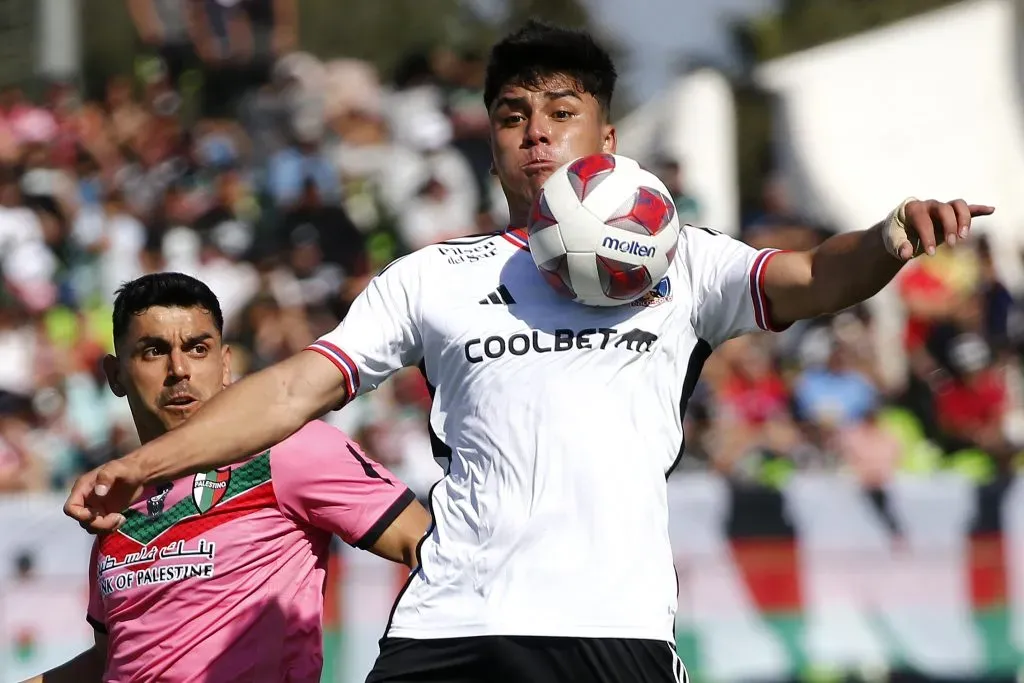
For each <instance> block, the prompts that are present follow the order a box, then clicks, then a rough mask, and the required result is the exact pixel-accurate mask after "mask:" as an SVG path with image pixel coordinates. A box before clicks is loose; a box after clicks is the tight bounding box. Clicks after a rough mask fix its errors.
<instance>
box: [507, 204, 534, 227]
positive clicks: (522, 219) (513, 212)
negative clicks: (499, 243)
mask: <svg viewBox="0 0 1024 683" xmlns="http://www.w3.org/2000/svg"><path fill="white" fill-rule="evenodd" d="M529 219H530V207H529V205H527V206H513V205H511V204H510V205H509V207H508V225H509V229H510V230H511V229H512V228H525V227H526V223H527V221H529Z"/></svg>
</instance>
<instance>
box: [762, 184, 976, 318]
mask: <svg viewBox="0 0 1024 683" xmlns="http://www.w3.org/2000/svg"><path fill="white" fill-rule="evenodd" d="M993 211H995V209H994V208H993V207H991V206H982V205H975V204H967V202H965V201H963V200H962V199H958V200H956V201H953V202H939V201H935V200H928V201H918V200H915V199H908V200H906V201H904V202H903V203H902V204H900V206H899V207H898V208H897V209H896V210H895V211H893V212H892V214H890V215H889V217H888V218H886V220H884V221H883V222H881V223H879V224H878V225H875V226H874V227H873V228H871V229H869V230H861V231H858V232H851V233H846V234H842V235H837V236H835V237H832V238H830V239H828V240H826V241H825V242H824V243H823V244H822V245H821V246H819V247H818V248H816V249H813V250H811V251H801V252H787V253H780V254H778V255H777V256H776V257H775V258H773V259H772V260H771V261H770V262H769V263H768V265H767V266H766V267H765V273H764V283H763V284H764V292H765V294H766V295H767V297H768V300H769V301H770V303H771V312H772V322H773V323H774V324H775V325H777V326H784V325H786V324H789V323H792V322H795V321H797V320H805V319H808V318H815V317H818V316H820V315H827V314H830V313H836V312H838V311H841V310H843V309H844V308H848V307H850V306H853V305H855V304H858V303H860V302H862V301H864V300H865V299H870V298H871V297H872V296H874V295H875V294H877V293H878V292H879V291H881V290H882V288H883V287H885V286H886V285H887V284H888V283H889V282H890V281H891V280H892V279H893V278H894V277H896V274H897V273H898V272H899V271H900V269H901V268H902V267H903V265H904V264H905V263H907V262H908V261H910V260H911V259H912V258H914V257H915V256H917V255H920V254H923V253H926V254H929V255H932V254H934V253H935V248H936V246H937V245H939V244H941V243H942V242H945V243H946V244H948V245H949V246H955V245H956V244H957V243H958V242H959V241H961V240H963V239H965V238H966V237H967V236H968V235H969V233H970V229H971V219H972V218H975V217H978V216H987V215H989V214H991V213H992V212H993Z"/></svg>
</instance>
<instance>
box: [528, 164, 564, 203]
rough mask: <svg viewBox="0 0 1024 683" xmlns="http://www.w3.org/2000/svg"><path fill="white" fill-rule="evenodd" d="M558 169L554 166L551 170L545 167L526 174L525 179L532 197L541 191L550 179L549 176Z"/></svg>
mask: <svg viewBox="0 0 1024 683" xmlns="http://www.w3.org/2000/svg"><path fill="white" fill-rule="evenodd" d="M556 170H557V169H556V168H552V169H551V170H548V169H543V170H537V171H534V172H533V173H527V174H526V176H525V178H524V180H525V184H526V186H527V187H528V188H529V189H530V196H531V197H533V196H534V195H536V194H537V193H538V192H540V189H541V188H542V187H544V183H546V182H547V181H548V178H550V177H551V176H552V175H554V173H555V171H556Z"/></svg>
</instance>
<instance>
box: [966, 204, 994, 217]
mask: <svg viewBox="0 0 1024 683" xmlns="http://www.w3.org/2000/svg"><path fill="white" fill-rule="evenodd" d="M967 208H968V209H969V210H970V212H971V217H972V218H977V217H978V216H991V215H992V214H994V213H995V212H996V207H994V206H988V205H987V204H970V205H968V207H967Z"/></svg>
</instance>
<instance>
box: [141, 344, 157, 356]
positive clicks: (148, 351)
mask: <svg viewBox="0 0 1024 683" xmlns="http://www.w3.org/2000/svg"><path fill="white" fill-rule="evenodd" d="M159 355H160V349H158V348H156V347H155V346H147V347H146V348H144V349H142V357H143V358H156V357H157V356H159Z"/></svg>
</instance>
